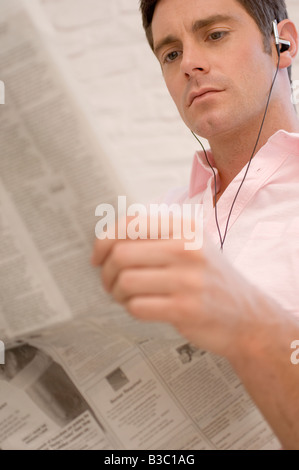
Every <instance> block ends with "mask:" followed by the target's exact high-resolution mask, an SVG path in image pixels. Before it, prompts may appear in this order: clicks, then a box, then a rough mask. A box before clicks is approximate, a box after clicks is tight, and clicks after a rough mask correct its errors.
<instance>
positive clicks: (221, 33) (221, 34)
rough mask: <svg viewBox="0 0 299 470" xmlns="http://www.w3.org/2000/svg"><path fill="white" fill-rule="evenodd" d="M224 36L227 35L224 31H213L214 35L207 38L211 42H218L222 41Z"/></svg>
mask: <svg viewBox="0 0 299 470" xmlns="http://www.w3.org/2000/svg"><path fill="white" fill-rule="evenodd" d="M226 34H227V32H226V31H215V33H212V34H210V36H209V38H211V39H212V41H219V40H220V39H222V38H223V37H224V36H225V35H226Z"/></svg>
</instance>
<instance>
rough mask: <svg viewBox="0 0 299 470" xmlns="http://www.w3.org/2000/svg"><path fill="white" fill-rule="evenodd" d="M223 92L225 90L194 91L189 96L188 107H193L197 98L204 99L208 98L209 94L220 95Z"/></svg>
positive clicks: (204, 89) (206, 89) (203, 89)
mask: <svg viewBox="0 0 299 470" xmlns="http://www.w3.org/2000/svg"><path fill="white" fill-rule="evenodd" d="M221 91H223V90H218V89H216V88H202V89H200V90H197V91H193V92H192V93H190V95H189V96H188V106H191V105H192V103H193V101H194V100H195V99H196V98H203V97H204V96H208V95H209V94H214V93H220V92H221Z"/></svg>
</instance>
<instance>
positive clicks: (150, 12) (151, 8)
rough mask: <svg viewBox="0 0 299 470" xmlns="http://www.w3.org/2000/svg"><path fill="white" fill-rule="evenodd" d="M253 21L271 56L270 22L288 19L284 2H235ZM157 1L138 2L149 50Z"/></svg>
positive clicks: (242, 0) (267, 0)
mask: <svg viewBox="0 0 299 470" xmlns="http://www.w3.org/2000/svg"><path fill="white" fill-rule="evenodd" d="M236 1H237V2H238V3H240V4H241V5H242V6H243V7H244V9H245V10H246V11H247V13H248V14H249V15H250V16H251V17H252V18H253V19H254V21H255V22H256V24H257V25H258V27H259V29H260V31H261V33H262V34H263V36H264V45H265V51H266V52H268V53H269V54H271V46H270V40H271V34H272V31H273V30H272V22H273V20H274V19H276V20H277V21H278V23H279V22H280V21H282V20H285V19H287V18H288V12H287V7H286V4H285V0H236ZM158 3H159V0H140V10H141V14H142V22H143V27H144V30H145V33H146V37H147V40H148V42H149V45H150V46H151V48H152V49H153V48H154V41H153V34H152V20H153V16H154V12H155V8H156V6H157V4H158ZM288 72H289V78H290V82H292V66H290V67H289V68H288Z"/></svg>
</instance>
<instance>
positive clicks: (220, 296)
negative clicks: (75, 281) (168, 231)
mask: <svg viewBox="0 0 299 470" xmlns="http://www.w3.org/2000/svg"><path fill="white" fill-rule="evenodd" d="M184 247H185V240H173V239H170V240H161V239H158V240H137V241H132V240H128V239H127V240H108V239H106V240H103V241H101V240H97V241H96V243H95V248H94V254H93V264H94V265H95V266H101V267H102V271H101V276H102V281H103V285H104V287H105V289H106V290H107V291H108V292H109V293H111V295H112V296H113V297H114V299H115V300H116V301H117V302H119V303H120V304H122V305H123V306H124V307H125V308H126V309H127V311H128V312H130V313H131V314H132V315H133V316H134V317H136V318H138V319H140V320H147V321H161V322H167V323H170V324H172V325H173V326H174V327H175V328H177V330H178V331H179V332H180V333H181V334H182V335H183V336H185V337H186V338H188V339H189V340H190V341H191V342H193V343H194V344H195V345H197V346H199V347H201V348H204V349H208V350H210V351H213V352H215V353H217V354H221V355H224V356H226V357H229V356H230V354H231V353H232V351H231V350H232V348H233V349H234V351H236V348H237V347H238V343H240V342H242V341H243V337H244V333H245V332H247V336H248V334H250V331H249V328H250V319H251V318H250V316H251V314H252V311H254V305H252V300H251V286H249V285H247V283H246V282H245V281H244V280H243V279H242V278H241V277H240V275H239V274H238V273H237V272H236V271H235V270H234V269H233V268H232V267H231V266H230V265H229V263H228V262H226V260H225V259H224V256H223V255H222V254H221V253H220V252H219V251H218V250H217V249H216V248H215V247H213V246H211V245H210V243H207V242H206V241H205V242H204V245H203V248H202V249H201V250H197V251H187V250H185V249H184ZM240 289H241V292H242V296H240V295H239V292H240ZM244 312H245V313H244Z"/></svg>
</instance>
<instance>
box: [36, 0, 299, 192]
mask: <svg viewBox="0 0 299 470" xmlns="http://www.w3.org/2000/svg"><path fill="white" fill-rule="evenodd" d="M38 1H39V3H40V5H41V6H42V8H43V10H44V11H45V13H46V15H47V17H48V18H49V19H50V21H51V23H52V25H53V27H54V29H55V41H57V44H58V45H59V48H60V50H61V52H62V54H63V55H64V56H65V58H66V59H67V61H68V62H69V65H70V67H71V69H72V74H73V75H74V78H75V79H76V80H78V82H79V83H80V86H81V89H82V94H83V97H84V99H86V101H87V102H88V104H89V105H90V107H91V110H92V113H93V114H94V117H95V119H96V126H97V129H98V136H99V139H100V141H101V144H102V147H103V149H104V151H105V152H106V155H107V156H108V157H109V158H110V159H111V162H112V163H113V165H114V166H115V167H116V168H117V170H118V171H119V173H120V175H121V177H122V178H123V180H124V181H125V184H126V185H127V186H128V188H129V189H130V190H131V191H133V193H134V194H135V196H136V198H139V199H142V200H144V199H145V200H148V199H152V198H153V197H155V196H157V195H158V194H160V193H163V192H164V191H165V190H167V188H170V187H173V186H180V185H186V184H188V181H189V174H190V166H191V162H192V157H193V154H194V151H195V150H196V149H197V148H198V144H197V143H196V141H195V140H194V138H193V137H192V135H191V134H190V131H189V130H188V129H187V128H186V127H185V126H184V124H183V123H182V122H181V119H180V117H179V115H178V112H177V110H176V108H175V106H174V104H173V103H172V101H171V99H170V97H169V96H168V92H167V90H166V87H165V85H164V82H163V79H162V76H161V72H160V67H159V64H158V62H157V60H156V59H155V57H154V55H153V54H152V52H151V50H150V48H149V46H148V44H147V42H146V39H145V35H144V31H143V29H142V25H141V15H140V13H139V0H38ZM287 5H288V8H289V15H290V17H291V18H292V19H293V20H294V21H295V23H296V24H297V26H298V28H299V0H287ZM293 79H297V80H299V57H298V58H297V60H296V63H295V67H294V72H293Z"/></svg>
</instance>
